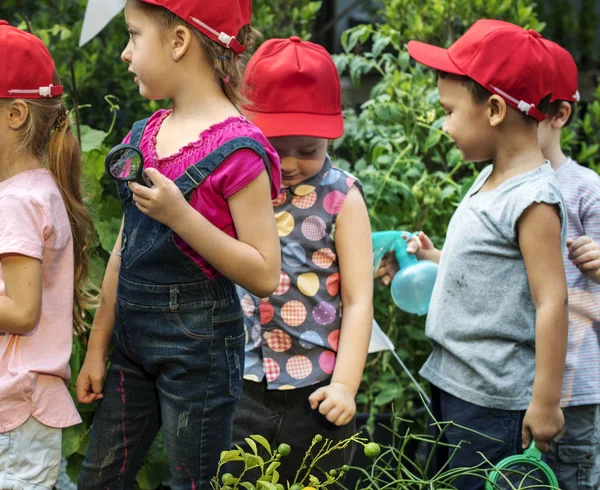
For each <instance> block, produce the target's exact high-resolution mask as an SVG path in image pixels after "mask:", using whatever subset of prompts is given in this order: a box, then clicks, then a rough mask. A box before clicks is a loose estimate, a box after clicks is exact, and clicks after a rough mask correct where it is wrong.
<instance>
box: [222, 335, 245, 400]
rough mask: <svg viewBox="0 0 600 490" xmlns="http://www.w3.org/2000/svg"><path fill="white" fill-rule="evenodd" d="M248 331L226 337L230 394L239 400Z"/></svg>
mask: <svg viewBox="0 0 600 490" xmlns="http://www.w3.org/2000/svg"><path fill="white" fill-rule="evenodd" d="M245 344H246V333H245V332H243V333H241V334H240V335H236V336H234V337H225V349H226V351H227V362H228V364H229V394H230V395H231V396H234V397H235V398H237V399H238V400H239V399H240V397H241V396H242V390H243V376H244V346H245Z"/></svg>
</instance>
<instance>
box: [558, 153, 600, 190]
mask: <svg viewBox="0 0 600 490" xmlns="http://www.w3.org/2000/svg"><path fill="white" fill-rule="evenodd" d="M557 177H558V178H559V181H560V183H561V187H563V186H568V187H570V188H572V187H576V188H577V189H579V190H581V191H583V192H589V193H592V194H596V195H597V196H600V175H598V174H597V173H596V172H594V171H593V170H592V169H591V168H587V167H584V166H583V165H580V164H579V163H577V162H576V161H575V160H573V159H570V158H569V160H567V162H566V163H565V164H564V165H563V166H562V167H560V168H559V169H558V171H557Z"/></svg>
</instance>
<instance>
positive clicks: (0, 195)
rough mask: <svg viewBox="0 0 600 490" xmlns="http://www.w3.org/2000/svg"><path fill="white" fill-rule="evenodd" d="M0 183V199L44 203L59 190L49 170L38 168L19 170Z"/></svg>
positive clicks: (57, 194) (58, 192)
mask: <svg viewBox="0 0 600 490" xmlns="http://www.w3.org/2000/svg"><path fill="white" fill-rule="evenodd" d="M2 184H3V185H0V199H2V200H7V199H10V200H11V201H19V200H20V201H23V202H31V203H38V204H39V205H40V206H42V205H44V204H46V203H47V202H48V201H50V200H51V199H52V198H53V197H54V196H60V190H59V188H58V185H57V184H56V181H55V180H54V177H53V176H52V174H51V173H50V171H49V170H46V169H43V168H40V169H37V170H28V171H26V172H21V173H19V174H17V175H15V176H14V177H12V178H11V179H9V180H8V181H5V182H3V183H2Z"/></svg>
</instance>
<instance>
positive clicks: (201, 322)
mask: <svg viewBox="0 0 600 490" xmlns="http://www.w3.org/2000/svg"><path fill="white" fill-rule="evenodd" d="M213 313H214V302H212V301H210V302H209V301H204V302H201V303H193V305H180V309H179V310H178V311H176V312H173V313H169V315H172V316H173V318H175V321H176V323H177V325H178V326H179V328H180V329H181V330H182V331H183V333H184V334H185V335H186V336H187V337H189V338H192V339H200V340H210V339H212V337H213Z"/></svg>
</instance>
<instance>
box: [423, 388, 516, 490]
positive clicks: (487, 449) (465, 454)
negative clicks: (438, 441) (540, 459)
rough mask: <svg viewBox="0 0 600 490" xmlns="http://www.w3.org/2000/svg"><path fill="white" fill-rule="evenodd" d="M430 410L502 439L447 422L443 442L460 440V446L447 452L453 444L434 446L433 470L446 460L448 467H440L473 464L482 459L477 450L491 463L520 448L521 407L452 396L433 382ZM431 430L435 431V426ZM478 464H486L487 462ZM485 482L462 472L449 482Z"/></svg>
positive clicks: (476, 488) (475, 487) (474, 485)
mask: <svg viewBox="0 0 600 490" xmlns="http://www.w3.org/2000/svg"><path fill="white" fill-rule="evenodd" d="M431 411H432V413H433V416H434V417H435V419H436V420H437V421H438V422H450V421H451V422H454V423H455V424H457V425H461V426H463V427H468V428H469V429H472V430H474V431H477V432H479V433H482V434H486V435H487V436H489V437H493V438H494V439H499V440H500V441H502V442H497V441H494V440H491V439H488V438H486V437H483V436H480V435H478V434H475V433H473V432H471V431H467V430H464V429H461V428H460V427H456V426H450V427H449V428H448V429H447V430H446V431H445V432H444V436H443V442H445V443H448V444H452V445H458V444H461V448H460V449H459V450H458V451H456V453H455V454H454V456H451V454H452V451H453V448H448V447H444V446H440V447H438V448H437V450H436V452H435V458H434V463H433V467H432V471H433V472H437V471H438V470H439V469H440V468H442V467H443V465H444V464H446V463H448V467H447V468H446V469H445V470H444V471H447V470H448V469H456V468H464V467H474V466H477V465H479V464H481V463H483V462H484V459H483V458H482V457H481V455H480V454H478V452H481V453H483V454H485V456H486V458H487V459H489V460H490V461H491V462H492V463H494V464H496V463H499V462H500V460H502V459H504V458H506V457H508V456H514V455H515V454H519V453H521V452H523V449H522V447H521V444H522V442H521V429H522V426H523V418H524V417H525V412H524V411H517V410H497V409H493V408H485V407H480V406H478V405H474V404H472V403H469V402H466V401H464V400H461V399H459V398H456V397H455V396H452V395H451V394H449V393H446V392H445V391H443V390H440V389H439V388H437V387H435V386H432V387H431ZM430 423H431V422H430ZM432 432H433V433H435V432H436V430H435V428H433V429H432ZM482 468H489V465H487V466H482ZM485 483H486V480H485V479H483V478H479V477H477V476H463V477H460V478H459V479H457V480H456V481H455V482H454V483H453V485H454V486H455V487H456V488H458V489H460V490H483V489H484V488H485Z"/></svg>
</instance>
